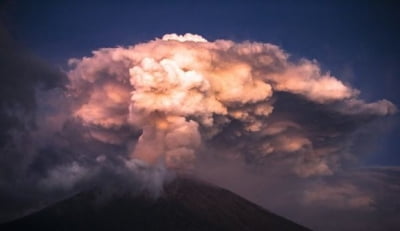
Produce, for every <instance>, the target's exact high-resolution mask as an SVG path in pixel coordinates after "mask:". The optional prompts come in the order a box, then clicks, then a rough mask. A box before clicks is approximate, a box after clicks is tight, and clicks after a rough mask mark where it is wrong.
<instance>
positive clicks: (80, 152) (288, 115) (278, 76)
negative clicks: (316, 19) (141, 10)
mask: <svg viewBox="0 0 400 231" xmlns="http://www.w3.org/2000/svg"><path fill="white" fill-rule="evenodd" d="M16 63H17V62H16ZM31 65H32V64H31V63H29V62H28V63H27V66H31ZM69 65H70V69H69V70H68V71H66V72H65V73H61V74H60V73H57V76H58V75H61V77H60V76H58V77H57V78H58V79H61V80H62V81H59V82H57V84H53V85H52V86H51V87H45V88H44V87H42V84H41V81H39V80H38V81H37V82H38V83H36V82H35V83H32V84H31V85H29V84H28V85H25V84H26V83H22V82H21V83H20V84H19V85H18V84H17V86H25V87H26V86H31V88H32V89H30V90H31V92H30V93H29V94H27V93H26V92H24V93H21V94H24V95H25V96H26V97H27V98H29V99H30V100H33V99H36V100H33V101H35V102H32V105H34V106H33V107H31V108H27V107H23V103H24V102H25V100H24V99H21V100H19V101H18V100H17V101H15V102H7V103H2V105H1V107H2V108H1V110H2V111H1V113H2V117H7V118H9V119H10V120H13V121H16V123H15V124H16V125H15V126H9V127H7V129H5V130H4V132H3V133H2V135H3V136H4V137H5V138H4V139H2V140H4V142H3V143H2V146H1V149H2V154H1V160H0V161H1V166H2V169H1V171H2V173H4V174H1V176H0V177H1V182H2V183H0V188H1V194H2V195H1V198H10V197H12V198H14V200H13V201H14V202H15V201H19V203H21V207H24V206H25V207H26V204H29V202H32V201H35V200H38V198H43V195H44V194H46V195H47V196H46V197H48V198H51V197H52V196H49V195H54V197H57V196H59V195H61V194H63V195H65V194H66V193H67V192H69V193H71V192H73V191H74V190H75V191H76V190H77V189H82V188H84V187H85V186H86V185H93V184H102V183H104V182H115V181H123V182H124V183H126V184H129V183H130V184H132V185H133V186H134V187H136V188H151V189H155V191H157V190H159V189H160V188H161V187H160V186H161V185H162V184H163V182H164V181H165V180H168V179H170V177H171V176H172V175H174V174H175V173H176V172H184V173H187V172H192V173H198V174H200V175H201V171H202V169H201V168H202V167H203V166H204V164H205V163H209V162H210V161H213V160H218V161H215V162H214V163H223V161H221V160H230V161H231V160H235V161H238V162H241V163H244V164H245V165H246V166H249V167H251V168H253V167H254V168H264V169H274V168H275V169H284V170H282V171H284V172H286V173H287V174H292V175H293V177H298V178H301V179H305V178H312V177H316V176H317V177H318V176H329V175H332V174H334V173H335V171H338V170H340V169H341V168H343V167H344V166H346V165H348V164H349V163H354V162H356V160H357V154H358V153H356V152H354V145H353V141H354V139H355V137H357V134H358V133H359V131H360V130H362V129H363V128H365V127H367V126H368V124H371V123H373V122H374V121H379V120H381V118H384V117H387V116H389V115H392V114H394V113H395V112H396V111H397V109H396V107H395V106H394V105H393V104H392V103H391V102H389V101H387V100H380V101H376V102H372V103H368V102H365V101H363V100H362V99H360V98H359V91H358V90H357V89H354V88H352V87H351V86H350V85H349V84H346V83H344V82H342V81H341V80H339V79H338V78H336V77H334V76H332V75H330V74H329V73H325V72H323V71H322V70H321V68H320V67H319V65H318V63H317V62H316V61H314V60H308V59H300V60H292V59H291V57H290V55H289V54H288V53H286V52H285V51H283V50H282V49H281V48H279V47H278V46H276V45H273V44H268V43H258V42H249V41H246V42H234V41H230V40H216V41H213V42H209V41H207V40H206V39H205V38H203V37H201V36H200V35H194V34H185V35H176V34H167V35H164V36H163V37H162V38H161V39H160V38H157V39H155V40H152V41H148V42H145V43H140V44H136V45H134V46H130V47H115V48H101V49H98V50H96V51H93V53H92V55H91V56H90V57H83V58H79V59H70V60H69ZM46 70H47V69H46ZM46 73H47V72H46ZM19 74H20V73H17V72H15V73H11V74H10V79H11V76H12V75H19ZM27 76H29V75H27ZM44 76H47V75H44ZM51 76H53V77H54V75H53V74H52V75H51ZM21 89H22V88H21ZM3 99H4V98H3ZM21 105H22V106H21ZM3 114H4V115H3ZM3 121H4V120H3ZM3 166H7V167H4V168H3ZM204 169H207V168H204ZM205 171H206V170H205ZM89 182H90V183H89ZM22 192H29V196H27V195H26V193H22ZM310 195H312V194H310ZM9 206H10V207H7V206H6V205H5V209H9V208H15V207H16V205H15V203H13V205H9ZM1 215H2V214H1Z"/></svg>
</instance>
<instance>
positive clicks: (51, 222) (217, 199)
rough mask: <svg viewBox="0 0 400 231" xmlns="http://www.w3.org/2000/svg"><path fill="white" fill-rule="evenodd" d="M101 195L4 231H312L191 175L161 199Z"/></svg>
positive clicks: (81, 197) (86, 195) (83, 196)
mask: <svg viewBox="0 0 400 231" xmlns="http://www.w3.org/2000/svg"><path fill="white" fill-rule="evenodd" d="M103 190H104V189H103ZM100 191H101V190H91V191H88V192H82V193H79V194H77V195H75V196H73V197H71V198H69V199H66V200H63V201H61V202H58V203H56V204H54V205H52V206H49V207H47V208H45V209H43V210H41V211H38V212H36V213H33V214H31V215H28V216H25V217H23V218H20V219H18V220H15V221H12V222H9V223H6V224H3V225H0V230H4V231H7V230H52V231H56V230H76V231H79V230H85V231H86V230H115V231H117V230H163V231H164V230H173V231H179V230H185V231H192V230H207V231H210V230H238V231H239V230H240V231H245V230H252V231H253V230H286V231H289V230H299V231H300V230H309V229H307V228H305V227H302V226H300V225H298V224H296V223H293V222H291V221H289V220H287V219H285V218H282V217H280V216H278V215H275V214H273V213H270V212H268V211H266V210H265V209H263V208H261V207H259V206H257V205H255V204H253V203H251V202H249V201H247V200H245V199H243V198H241V197H240V196H238V195H235V194H233V193H232V192H230V191H228V190H225V189H222V188H219V187H216V186H213V185H211V184H208V183H205V182H202V181H200V180H197V179H193V178H189V177H178V178H176V179H175V180H173V181H172V182H170V183H168V184H167V185H166V186H165V187H164V192H163V193H162V195H161V196H159V197H157V198H154V197H151V196H148V195H143V194H142V195H140V196H132V195H131V194H129V193H118V194H115V195H112V196H108V198H106V199H104V198H103V199H99V194H101V193H100Z"/></svg>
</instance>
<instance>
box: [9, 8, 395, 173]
mask: <svg viewBox="0 0 400 231" xmlns="http://www.w3.org/2000/svg"><path fill="white" fill-rule="evenodd" d="M5 5H6V6H7V12H6V13H5V14H6V22H7V24H8V25H9V26H8V28H9V30H10V32H11V34H12V35H13V37H14V38H15V39H16V40H17V41H18V42H19V43H20V44H22V46H24V47H25V48H27V49H29V50H30V51H31V52H32V53H34V54H35V55H37V56H39V57H41V58H43V59H44V60H46V61H48V62H50V63H52V64H54V65H60V66H65V64H66V62H67V60H68V59H69V58H71V57H82V56H86V55H89V54H90V52H91V51H92V50H95V49H96V48H99V47H115V46H117V45H122V46H124V45H125V46H126V45H132V44H135V43H138V42H143V41H148V40H150V39H153V38H155V37H161V36H162V35H164V34H166V33H178V34H179V33H180V34H183V33H188V32H189V33H195V34H200V35H202V36H204V37H206V38H208V39H209V40H213V39H218V38H225V39H231V40H234V41H244V40H250V41H263V42H270V43H273V44H277V45H279V46H281V47H283V48H284V49H285V50H287V51H288V52H289V53H290V54H292V55H293V56H294V57H306V58H308V59H316V60H317V61H318V62H319V63H320V64H321V65H322V67H323V68H324V70H326V71H330V72H331V73H332V74H333V75H334V76H337V77H338V78H340V79H342V80H344V81H346V82H349V83H351V84H352V85H353V86H355V87H356V88H358V89H361V92H362V96H363V98H365V99H367V100H378V99H382V98H385V99H388V100H390V101H392V102H394V103H395V104H396V105H398V104H399V103H400V100H399V99H400V95H399V94H400V93H399V91H397V89H396V86H397V85H398V84H399V81H400V79H399V77H398V75H399V73H400V70H399V69H400V68H399V67H398V65H397V64H398V63H397V60H399V54H400V51H399V49H400V45H399V44H398V42H397V41H398V39H399V32H398V30H397V27H396V25H397V23H398V21H399V16H398V14H397V9H398V8H397V4H396V3H394V1H392V2H391V1H384V2H381V1H371V2H370V3H364V4H362V3H358V2H357V1H348V2H347V1H325V2H315V1H304V2H302V3H301V4H299V3H295V2H294V1H279V3H278V2H276V1H275V2H274V1H254V2H252V3H246V2H244V1H229V2H224V1H218V2H213V3H208V2H195V3H192V2H188V1H186V2H185V1H183V2H181V1H172V2H168V3H166V2H152V1H143V2H140V1H135V2H130V1H120V2H119V3H113V2H109V1H108V2H107V1H100V2H98V3H96V4H93V3H90V2H85V1H83V2H81V1H61V2H59V1H57V2H53V1H49V2H48V3H47V2H46V4H44V3H43V4H37V3H36V2H33V1H9V3H7V1H6V3H5ZM149 28H151V30H150V29H149ZM399 136H400V132H399V129H398V128H397V129H395V130H392V131H391V133H389V135H387V137H386V138H385V139H383V140H381V141H380V142H382V144H381V145H379V149H378V150H376V153H379V155H378V156H372V157H371V158H370V159H368V160H367V163H368V164H384V165H393V164H399V163H400V157H399V155H398V153H397V150H398V149H399V148H400V147H399V145H400V144H399V143H398V142H396V141H397V139H398V137H399Z"/></svg>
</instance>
